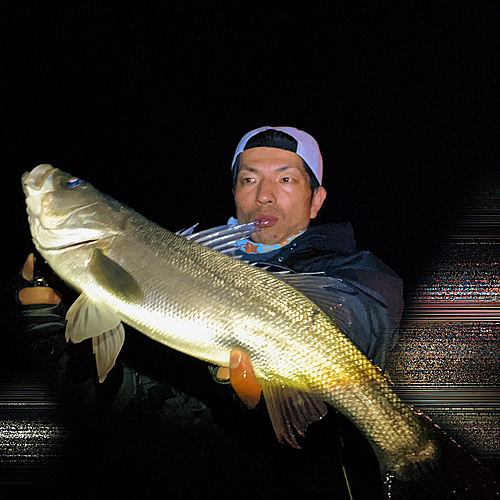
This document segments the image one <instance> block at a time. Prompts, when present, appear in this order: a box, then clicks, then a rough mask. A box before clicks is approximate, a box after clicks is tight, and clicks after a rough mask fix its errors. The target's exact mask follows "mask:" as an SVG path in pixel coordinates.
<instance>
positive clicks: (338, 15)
mask: <svg viewBox="0 0 500 500" xmlns="http://www.w3.org/2000/svg"><path fill="white" fill-rule="evenodd" d="M493 4H494V2H474V3H473V4H470V3H467V2H464V3H463V4H461V3H460V4H459V3H454V2H444V4H443V2H439V5H435V6H427V7H426V9H422V8H421V5H420V3H419V2H403V3H401V2H390V1H389V2H373V3H372V2H335V3H333V7H332V8H329V9H327V10H325V9H320V8H318V7H316V8H315V7H311V6H309V7H306V6H305V4H303V5H301V4H295V5H296V6H295V7H291V6H289V7H284V6H278V7H274V6H272V5H266V6H265V8H264V7H262V8H259V9H257V8H251V7H250V6H247V7H246V8H243V7H234V6H233V7H224V8H223V7H222V6H219V5H218V4H216V3H210V5H209V6H206V7H200V6H199V5H198V4H196V7H195V4H194V3H189V2H185V3H183V4H182V5H181V4H180V3H179V2H152V3H150V4H146V5H141V6H140V7H139V6H138V5H137V6H134V7H131V6H130V4H127V7H124V6H123V5H122V6H121V7H117V6H113V4H108V3H106V2H103V3H101V2H86V3H85V5H82V6H79V7H76V6H73V5H72V6H64V7H62V5H63V4H62V3H58V2H43V3H37V2H26V4H24V3H23V2H20V3H15V4H14V3H11V4H10V5H11V6H10V7H9V6H7V7H5V6H4V13H3V14H2V24H3V27H2V33H1V35H0V36H1V37H2V46H3V54H2V69H3V71H2V73H3V74H2V78H1V99H2V101H1V102H2V115H1V117H2V122H3V127H2V129H3V133H4V134H3V141H2V142H3V152H4V169H3V172H4V192H5V194H4V198H3V199H4V202H5V201H8V203H7V205H6V209H4V211H5V210H7V213H8V217H7V221H6V222H7V228H8V231H7V232H6V233H4V241H7V242H8V244H7V245H4V247H5V246H7V248H8V251H9V252H10V254H11V256H10V258H9V260H8V265H9V267H10V269H12V270H13V271H15V270H17V269H18V267H19V266H20V265H21V264H22V262H23V260H24V255H25V254H26V253H27V252H28V251H29V250H30V237H29V234H28V226H27V223H26V218H25V212H24V197H23V194H22V190H21V187H20V176H21V174H22V173H23V172H24V171H26V170H30V169H32V168H34V167H35V166H36V165H38V164H40V163H51V164H53V165H54V166H56V167H58V168H61V169H62V170H65V171H67V172H70V173H72V174H73V175H76V176H79V177H81V178H83V179H85V180H87V181H89V182H91V183H92V184H94V185H95V186H96V187H98V188H99V189H100V190H101V191H103V192H105V193H107V194H109V195H111V196H113V197H114V198H117V199H118V200H120V201H122V202H124V203H126V204H128V205H129V206H131V207H133V208H134V209H136V210H137V211H138V212H140V213H142V214H143V215H145V216H147V217H148V218H150V219H151V220H153V221H155V222H157V223H159V224H160V225H162V226H164V227H166V228H168V229H172V230H177V229H180V228H182V227H187V226H190V225H192V224H194V223H196V222H199V223H200V227H202V228H205V227H211V226H214V225H218V224H221V223H224V222H225V221H226V219H227V218H228V217H229V216H230V215H233V201H232V196H231V190H230V184H229V173H228V172H229V166H230V163H231V159H232V155H233V152H234V149H235V147H236V144H237V143H238V141H239V139H240V138H241V136H243V134H244V133H246V132H247V131H248V130H251V129H252V128H255V127H258V126H262V125H290V126H295V127H298V128H301V129H304V130H306V131H308V132H310V133H311V134H312V135H313V136H314V137H315V138H316V139H317V140H318V142H319V144H320V147H321V150H322V153H323V158H324V161H325V174H324V185H325V187H326V189H327V190H328V194H329V196H328V198H327V202H326V205H325V208H324V210H323V213H322V216H321V218H320V219H319V220H318V222H321V221H324V222H326V221H335V220H349V221H351V222H352V224H353V225H354V229H355V232H356V235H357V240H358V243H359V246H360V247H361V248H362V249H369V250H371V251H372V252H373V253H375V254H376V255H377V256H379V257H380V258H381V259H382V260H384V261H385V262H386V263H387V264H388V265H390V266H391V267H392V268H393V269H394V270H396V271H397V272H398V273H399V274H400V275H401V276H402V277H403V278H404V279H405V280H406V281H407V282H408V281H411V280H412V279H413V278H415V277H417V276H418V274H419V270H420V269H421V268H422V266H425V264H426V262H427V260H428V253H429V252H430V251H432V248H433V245H434V244H435V238H436V237H437V236H438V235H439V234H440V233H441V232H442V231H443V230H445V229H446V220H447V217H449V216H450V215H452V214H453V213H454V211H455V210H457V209H459V208H460V206H461V199H462V198H463V196H464V194H466V193H467V192H470V190H471V189H474V186H475V185H476V184H477V183H478V182H479V183H480V182H484V179H485V178H486V179H487V178H488V173H489V172H491V171H493V170H494V169H496V168H497V164H498V159H499V158H498V132H499V130H498V129H499V127H498V125H499V122H498V114H497V113H498V110H499V106H498V104H499V102H498V101H499V93H498V76H499V71H498V60H497V57H496V56H497V49H498V45H497V41H496V37H495V33H494V28H495V25H496V23H495V20H494V19H495V11H494V9H493V8H492V7H490V6H491V5H493ZM7 5H8V4H7ZM116 5H118V3H117V4H116ZM5 153H6V155H7V158H5ZM4 222H5V221H4Z"/></svg>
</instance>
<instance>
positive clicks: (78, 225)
mask: <svg viewBox="0 0 500 500" xmlns="http://www.w3.org/2000/svg"><path fill="white" fill-rule="evenodd" d="M22 184H23V190H24V193H25V196H26V207H27V209H26V210H27V212H28V220H29V224H30V229H31V234H32V237H33V241H34V243H35V246H36V247H37V248H38V249H39V250H40V251H41V252H43V251H55V252H57V251H61V250H64V249H66V248H69V247H73V246H75V245H81V244H85V243H90V242H96V241H100V240H103V239H104V238H109V237H112V236H116V235H119V234H121V233H122V232H123V228H124V224H125V223H126V213H125V212H124V211H123V210H122V205H121V204H119V203H118V202H116V201H115V200H113V199H112V198H110V197H108V196H106V195H104V194H103V193H101V192H100V191H98V190H97V189H96V188H94V187H93V186H92V185H91V184H89V183H88V182H85V181H83V180H81V179H79V178H77V177H74V176H72V175H70V174H68V173H66V172H63V171H61V170H59V169H57V168H54V167H52V166H51V165H47V164H44V165H38V166H37V167H36V168H34V169H33V170H32V171H31V172H25V173H24V174H23V176H22Z"/></svg>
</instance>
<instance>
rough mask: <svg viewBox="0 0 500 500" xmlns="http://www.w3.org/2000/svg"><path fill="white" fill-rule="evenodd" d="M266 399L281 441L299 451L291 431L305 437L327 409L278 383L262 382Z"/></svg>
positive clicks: (316, 399) (317, 398)
mask: <svg viewBox="0 0 500 500" xmlns="http://www.w3.org/2000/svg"><path fill="white" fill-rule="evenodd" d="M259 383H260V385H261V386H262V391H263V393H264V397H265V399H266V404H267V410H268V412H269V416H270V418H271V421H272V424H273V428H274V432H275V433H276V436H277V437H278V439H279V441H280V442H281V441H283V439H285V440H286V441H287V442H288V443H289V444H291V445H292V446H293V447H294V448H300V446H299V445H298V443H297V440H296V438H295V433H294V430H293V428H292V425H293V427H294V428H295V429H296V431H297V432H298V433H299V434H300V435H301V436H303V435H304V433H305V431H306V429H307V427H308V425H309V424H311V423H313V422H315V421H316V420H320V419H322V418H323V417H324V416H325V415H326V413H327V411H328V408H327V406H326V404H325V403H324V401H323V400H321V399H320V398H319V397H317V396H315V395H314V394H310V393H307V392H304V391H301V390H299V389H295V388H293V387H290V386H287V385H283V384H281V383H280V382H278V381H268V380H259Z"/></svg>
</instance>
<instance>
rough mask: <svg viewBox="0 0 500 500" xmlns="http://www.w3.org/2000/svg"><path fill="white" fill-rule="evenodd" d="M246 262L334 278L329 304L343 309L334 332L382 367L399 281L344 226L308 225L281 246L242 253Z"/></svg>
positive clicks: (399, 306)
mask: <svg viewBox="0 0 500 500" xmlns="http://www.w3.org/2000/svg"><path fill="white" fill-rule="evenodd" d="M244 259H245V260H249V261H251V262H256V261H260V262H266V263H268V264H275V265H279V266H284V267H286V268H289V269H291V270H293V271H295V272H297V273H313V272H323V273H324V274H325V275H327V276H330V277H332V278H334V282H333V284H332V286H331V287H329V288H328V290H329V292H330V294H331V297H332V303H334V304H335V303H338V302H339V301H342V302H343V304H344V306H346V307H347V310H348V311H349V315H350V318H349V322H348V324H347V325H345V324H343V323H342V322H339V328H340V329H341V330H342V332H343V333H344V334H345V335H346V336H348V337H349V338H350V339H351V340H352V342H353V343H354V344H355V345H356V346H357V347H358V348H359V349H360V350H361V351H362V352H363V353H364V354H365V355H366V356H367V357H368V358H369V359H371V360H372V361H373V362H374V363H375V364H376V365H378V366H380V367H381V368H383V367H384V364H385V357H386V354H387V351H388V350H389V349H390V348H391V346H392V345H393V343H394V341H395V338H396V329H397V326H398V324H399V321H400V319H401V314H402V311H403V283H402V281H401V279H400V278H399V277H398V276H397V275H396V274H395V273H394V272H393V271H392V270H391V269H389V268H388V267H387V266H386V265H385V264H384V263H383V262H381V261H380V260H379V259H378V258H377V257H375V256H374V255H373V254H371V253H370V252H367V251H359V250H358V249H357V247H356V242H355V239H354V232H353V229H352V226H351V225H350V224H349V223H342V224H334V223H330V224H325V225H321V226H310V227H309V228H308V229H307V231H306V232H305V233H304V234H302V235H300V236H299V237H297V238H296V239H295V240H293V241H292V243H290V244H289V245H287V246H286V247H283V248H282V249H279V250H277V251H274V252H270V253H267V254H265V253H264V254H244Z"/></svg>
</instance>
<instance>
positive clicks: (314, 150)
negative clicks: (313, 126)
mask: <svg viewBox="0 0 500 500" xmlns="http://www.w3.org/2000/svg"><path fill="white" fill-rule="evenodd" d="M270 129H271V130H279V131H280V132H284V133H285V134H288V135H289V136H291V137H293V139H295V141H296V142H297V146H296V148H295V149H290V147H282V145H280V144H279V142H276V143H275V144H273V142H272V141H269V140H268V141H265V142H263V143H262V147H269V148H273V147H274V148H278V149H286V150H287V151H292V152H293V153H295V154H297V155H298V156H300V157H301V158H302V159H303V160H304V161H305V162H306V163H307V165H308V166H309V168H310V169H311V170H312V172H313V173H314V175H315V177H316V179H318V181H319V183H320V184H321V181H322V178H323V158H322V157H321V152H320V150H319V146H318V143H317V142H316V140H315V139H314V137H313V136H312V135H309V134H308V133H307V132H304V131H302V130H299V129H296V128H293V127H260V128H256V129H255V130H252V131H251V132H248V133H247V134H245V135H244V136H243V138H242V139H241V141H240V142H239V144H238V146H237V148H236V152H235V153H234V158H233V163H232V166H231V168H234V163H235V161H236V157H237V156H238V155H239V154H240V153H242V152H243V151H245V150H246V149H251V148H254V147H261V146H260V145H259V144H258V143H257V144H255V145H252V146H251V147H250V148H249V147H247V143H248V141H249V140H250V139H251V138H252V137H253V136H254V135H257V134H259V133H260V132H264V131H266V130H270Z"/></svg>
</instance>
